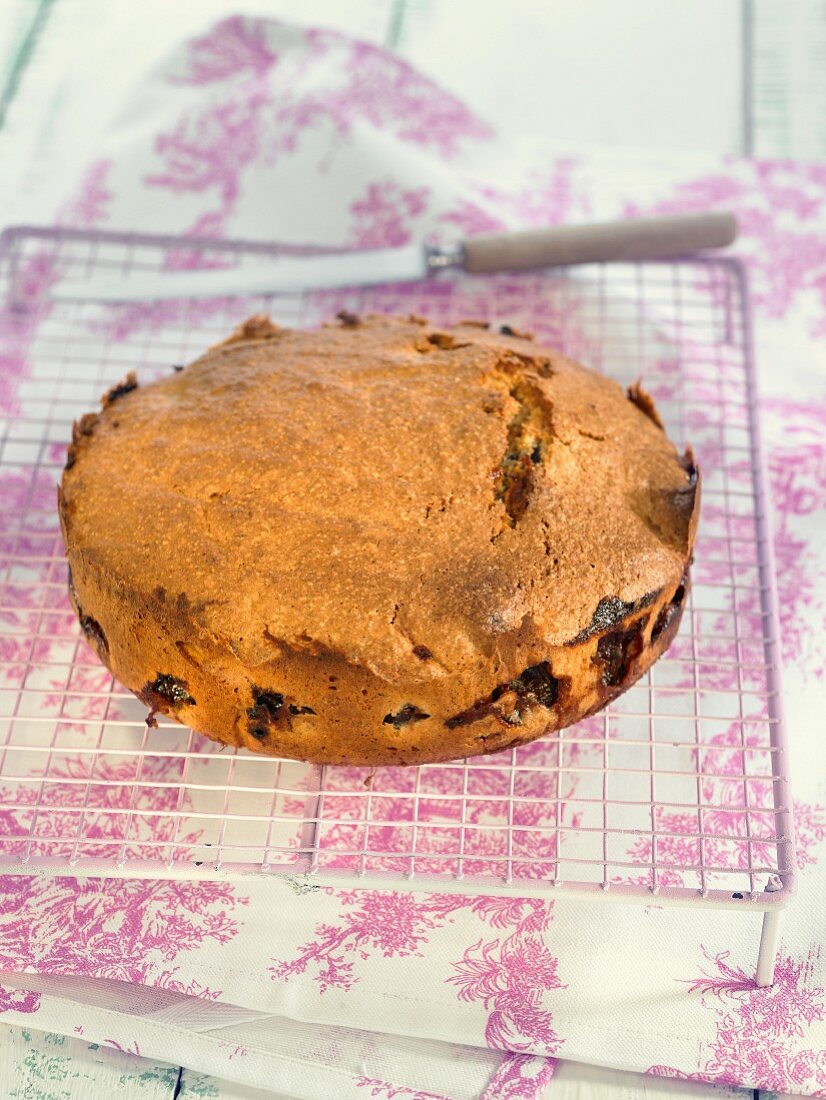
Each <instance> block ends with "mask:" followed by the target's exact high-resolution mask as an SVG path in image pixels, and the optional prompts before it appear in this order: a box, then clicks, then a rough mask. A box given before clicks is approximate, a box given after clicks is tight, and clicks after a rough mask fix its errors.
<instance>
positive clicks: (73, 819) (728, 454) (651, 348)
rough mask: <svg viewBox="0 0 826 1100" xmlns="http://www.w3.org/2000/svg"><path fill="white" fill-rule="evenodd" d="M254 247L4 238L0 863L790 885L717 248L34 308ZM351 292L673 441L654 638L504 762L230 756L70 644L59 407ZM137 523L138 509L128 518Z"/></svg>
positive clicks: (771, 655)
mask: <svg viewBox="0 0 826 1100" xmlns="http://www.w3.org/2000/svg"><path fill="white" fill-rule="evenodd" d="M274 252H275V249H274V248H271V247H270V246H264V245H250V244H242V243H221V244H217V243H210V244H205V243H203V242H194V241H183V240H180V239H174V238H162V237H144V236H136V235H123V234H100V233H85V232H76V231H57V232H52V231H43V230H38V231H35V230H13V231H10V232H8V233H7V234H6V236H5V238H4V242H3V250H2V254H1V255H0V304H2V314H1V315H0V339H2V341H3V344H4V349H3V350H4V352H5V361H6V362H7V363H8V364H9V366H8V369H7V378H6V389H5V390H4V391H0V401H2V402H4V403H5V406H6V409H5V413H6V416H5V419H3V420H2V421H0V430H1V431H2V434H1V435H0V447H2V450H1V451H0V532H2V534H1V535H0V658H1V660H0V867H2V868H3V869H4V870H6V871H18V872H25V871H28V872H32V871H34V870H47V871H52V872H57V871H61V870H62V871H67V870H71V872H72V873H73V874H78V873H90V874H92V873H94V874H102V873H105V874H124V875H141V874H151V875H155V876H157V875H171V876H181V877H187V876H196V875H208V876H214V875H218V874H232V873H251V872H270V873H272V872H275V873H282V874H289V875H302V874H307V873H314V874H315V876H316V880H317V881H333V882H345V881H349V882H353V883H356V882H357V883H359V884H361V885H365V884H367V883H369V882H371V881H372V882H375V883H377V884H390V883H392V884H394V885H396V886H408V887H410V888H414V887H416V888H422V887H427V886H431V887H437V888H439V889H449V890H457V891H463V892H474V893H475V892H479V893H481V892H487V893H496V892H503V893H511V894H519V895H523V896H525V895H538V894H547V892H548V891H550V890H553V889H559V888H561V889H569V890H572V891H591V892H597V893H603V894H609V895H622V896H626V895H627V896H629V897H637V898H646V897H650V896H651V894H656V895H657V896H658V898H659V899H660V900H662V901H674V902H700V903H702V902H706V903H709V904H733V905H739V906H741V907H742V906H753V907H758V908H763V909H766V908H768V907H770V906H774V905H776V904H778V903H782V902H783V901H784V900H785V898H786V897H787V895H788V894H789V892H790V890H791V889H792V886H793V878H794V875H793V869H794V847H793V830H792V820H791V808H790V807H791V801H790V794H789V786H788V778H787V770H786V752H785V744H784V735H783V729H782V721H781V712H780V695H779V682H778V670H777V662H778V644H777V623H776V614H775V607H774V593H773V588H772V585H773V572H772V563H771V557H770V554H771V549H770V545H769V542H768V540H767V532H766V526H765V509H766V500H765V493H764V486H763V482H762V471H761V462H760V457H759V440H758V439H757V438H756V435H755V432H756V430H757V421H756V416H755V393H754V378H753V367H752V362H751V355H750V350H749V345H748V340H749V335H748V324H749V321H748V313H747V301H746V291H745V284H744V281H743V277H742V272H741V270H740V268H739V266H738V265H737V264H736V263H735V262H733V261H730V260H714V261H711V260H696V261H684V262H679V263H649V264H637V265H610V266H603V265H594V266H591V267H588V268H583V269H579V270H576V271H557V272H546V273H541V274H528V275H519V276H516V275H508V276H500V277H495V278H491V277H487V278H476V279H473V278H470V277H464V276H463V277H461V278H457V279H454V280H448V279H441V280H434V281H430V282H427V283H425V284H417V285H407V286H396V287H382V288H377V289H371V290H360V291H353V290H336V291H325V292H321V293H319V292H315V293H313V294H308V295H304V296H283V297H271V298H264V297H260V296H257V297H255V298H249V299H246V300H240V299H237V298H235V299H220V300H213V301H201V302H194V301H186V302H172V303H170V302H166V303H156V304H137V305H128V306H127V305H124V306H101V305H97V304H95V303H88V302H87V303H81V302H55V301H51V300H50V297H49V290H50V288H51V287H52V286H53V285H54V284H55V283H56V282H57V281H58V280H60V279H76V280H77V279H83V278H86V277H90V276H92V275H96V276H98V275H100V274H103V273H104V272H105V273H107V274H111V275H114V276H116V277H122V278H124V279H128V278H129V276H130V274H131V273H133V272H137V271H142V272H146V271H161V270H162V269H163V270H169V269H171V268H192V267H203V266H207V265H209V266H216V267H221V266H224V267H226V266H235V265H242V264H248V263H259V264H260V262H261V258H262V254H263V255H268V254H273V253H274ZM342 308H346V309H349V310H354V311H357V312H370V311H373V312H404V313H410V312H415V313H419V314H423V315H426V316H428V317H430V318H432V319H433V320H436V321H439V322H443V323H449V322H451V321H457V320H461V319H465V318H477V319H485V320H489V321H491V322H508V323H509V324H511V325H513V326H515V327H517V328H520V329H529V330H531V331H533V332H535V333H536V334H537V337H538V338H540V339H542V340H544V341H546V342H548V343H550V344H552V345H553V346H556V347H559V348H560V349H561V350H563V351H565V352H566V353H567V354H569V355H572V356H574V357H576V358H579V359H582V360H583V361H585V362H587V363H589V364H590V365H592V366H594V367H595V368H597V369H600V370H604V371H606V372H608V373H610V374H611V375H613V376H614V377H616V378H617V379H618V380H620V381H621V382H623V383H627V382H630V381H632V380H634V379H635V378H636V377H638V376H639V375H640V374H641V375H642V376H643V379H644V382H645V385H646V387H647V388H648V389H649V390H650V391H651V392H652V393H653V395H654V396H655V398H656V399H657V402H658V405H659V408H660V411H661V413H662V415H663V418H664V420H665V422H666V426H667V430H668V431H669V434H670V435H671V437H672V438H673V439H675V440H676V441H677V442H678V443H684V442H686V441H690V442H691V444H692V446H693V447H694V450H695V453H696V455H697V457H698V461H699V463H700V465H701V467H702V471H703V508H702V516H701V524H700V533H699V538H698V543H697V548H696V555H695V558H696V560H695V564H694V567H693V588H692V591H691V595H690V597H689V599H688V601H687V605H686V609H685V614H684V620H683V624H682V627H681V630H680V633H679V635H678V637H677V639H676V641H675V642H674V643H673V645H672V646H671V649H670V650H669V652H668V653H667V654H666V655H665V656H664V657H663V658H661V659H660V661H658V662H657V664H656V665H655V666H654V668H653V669H652V670H651V671H650V672H649V673H648V674H647V675H646V676H644V677H643V678H642V680H640V681H639V683H638V684H637V685H635V686H634V687H633V688H632V689H631V690H630V691H628V692H627V693H626V694H624V695H623V696H621V697H620V698H619V699H617V700H616V701H615V702H614V703H612V704H611V705H610V706H609V707H608V708H607V709H606V710H604V711H603V712H601V713H600V714H598V715H596V716H594V717H592V718H590V719H587V720H586V721H584V722H581V723H579V724H578V725H576V726H573V727H571V728H569V729H567V730H563V731H562V732H560V733H557V734H552V735H550V736H548V737H546V738H544V739H542V740H540V741H538V742H535V743H534V744H531V745H527V746H523V747H520V748H517V749H511V750H509V751H506V752H504V753H501V754H498V755H494V756H489V757H483V758H474V759H470V760H466V761H455V762H452V763H449V764H439V765H429V766H423V767H419V768H389V767H388V768H380V769H377V770H375V771H370V770H369V769H364V768H352V767H346V768H320V767H318V766H314V765H307V764H301V763H296V762H292V761H281V760H274V759H269V758H265V757H260V756H254V755H252V754H248V753H246V752H243V751H238V752H235V751H234V750H230V749H224V748H222V747H220V746H218V745H215V744H214V743H212V742H210V741H207V740H206V739H204V738H202V737H200V736H199V735H197V734H194V733H192V732H191V731H189V730H187V729H185V728H183V727H181V726H179V725H176V724H174V723H172V722H169V721H162V722H161V723H160V725H159V728H157V729H148V728H147V726H146V724H145V722H144V718H145V713H146V712H145V708H143V707H142V706H141V705H140V704H139V703H138V701H137V700H136V699H135V698H134V697H133V696H132V695H131V694H130V693H129V692H128V691H126V690H125V689H123V688H122V687H121V686H120V685H119V684H117V683H115V682H113V680H112V678H111V676H110V675H109V674H108V672H106V670H105V669H103V668H102V666H101V665H100V664H99V662H98V661H97V658H96V657H95V656H94V655H93V654H92V652H91V651H90V650H89V649H88V647H87V646H86V644H85V643H84V642H83V641H82V639H81V636H80V632H79V629H78V625H77V622H76V619H75V616H74V614H73V613H72V611H71V609H70V607H69V605H68V601H67V596H66V566H65V562H64V558H63V547H62V542H61V538H60V532H59V527H58V520H57V514H56V508H55V484H56V481H57V480H58V478H59V476H60V471H61V468H62V465H63V462H64V459H65V443H66V440H67V439H68V437H69V435H70V430H71V423H72V421H73V420H74V419H76V418H77V417H78V416H80V415H81V414H82V413H83V412H86V411H89V410H90V409H92V408H94V407H95V406H96V404H97V401H98V399H99V397H100V394H101V393H102V392H103V390H105V389H106V388H107V387H108V386H109V385H111V384H112V383H113V382H115V381H117V380H118V379H119V378H121V377H122V376H123V375H124V374H125V373H126V371H127V370H130V369H133V368H136V367H137V369H138V371H139V376H140V377H142V378H143V379H147V378H150V377H153V376H156V375H158V374H163V373H165V372H168V371H169V370H170V369H171V368H172V367H173V366H174V365H176V364H181V363H185V362H186V361H187V360H189V359H191V358H192V357H194V356H195V355H196V354H198V353H199V352H200V351H202V350H203V349H204V348H205V347H206V346H207V345H208V344H210V343H212V342H214V341H215V340H218V339H220V338H222V337H223V336H224V335H226V333H227V332H228V331H229V330H230V329H231V328H232V327H233V326H234V325H235V324H237V323H238V322H239V321H240V320H241V319H243V318H244V317H245V316H247V315H249V314H250V313H251V312H258V311H262V310H263V311H267V312H270V313H271V315H272V316H273V318H274V319H275V320H276V321H278V322H280V323H282V324H290V325H305V326H309V325H313V324H317V323H319V322H321V321H322V320H324V319H326V318H328V317H330V316H332V315H333V314H335V313H336V312H337V311H338V310H340V309H342ZM158 522H161V521H160V520H156V519H155V518H153V517H136V537H138V538H151V537H152V531H153V527H154V526H155V524H156V523H158Z"/></svg>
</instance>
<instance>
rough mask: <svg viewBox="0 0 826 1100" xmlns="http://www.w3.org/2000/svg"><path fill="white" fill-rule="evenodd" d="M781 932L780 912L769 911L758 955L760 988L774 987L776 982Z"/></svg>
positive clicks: (764, 921) (765, 918)
mask: <svg viewBox="0 0 826 1100" xmlns="http://www.w3.org/2000/svg"><path fill="white" fill-rule="evenodd" d="M779 931H780V910H779V909H767V910H766V911H765V913H764V914H763V928H762V930H761V932H760V951H759V952H758V955H757V974H756V977H755V980H756V982H757V984H758V986H761V987H764V986H768V985H772V983H773V982H774V964H775V960H776V958H777V936H778V933H779Z"/></svg>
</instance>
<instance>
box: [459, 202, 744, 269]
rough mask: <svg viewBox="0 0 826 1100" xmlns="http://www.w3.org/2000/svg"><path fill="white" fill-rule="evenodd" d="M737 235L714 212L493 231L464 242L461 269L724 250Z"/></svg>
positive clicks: (730, 220) (730, 219)
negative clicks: (547, 227) (515, 231)
mask: <svg viewBox="0 0 826 1100" xmlns="http://www.w3.org/2000/svg"><path fill="white" fill-rule="evenodd" d="M736 236H737V219H736V218H735V217H734V215H733V214H727V213H722V212H717V211H707V212H705V213H701V214H679V215H668V216H666V217H658V218H635V219H630V220H626V221H618V222H602V223H600V224H596V225H564V226H555V227H552V228H550V229H528V230H526V231H525V232H520V233H493V234H490V235H486V236H482V237H469V238H468V239H467V240H465V241H464V242H463V248H464V268H465V270H466V271H469V272H471V273H472V274H474V275H476V274H484V273H488V272H494V271H527V270H530V269H531V268H536V267H569V266H571V265H573V264H590V263H601V262H604V261H610V260H654V259H657V258H658V257H660V256H681V255H685V254H686V253H690V252H699V251H701V250H702V249H705V248H723V247H724V246H725V245H727V244H731V242H732V241H733V240H734V239H735V238H736Z"/></svg>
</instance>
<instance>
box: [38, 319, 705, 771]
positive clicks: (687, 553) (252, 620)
mask: <svg viewBox="0 0 826 1100" xmlns="http://www.w3.org/2000/svg"><path fill="white" fill-rule="evenodd" d="M698 506H699V481H698V474H697V470H696V468H695V466H694V463H693V460H692V457H691V453H690V452H688V453H687V454H686V455H685V456H682V457H681V456H680V455H679V454H678V453H677V451H676V450H675V448H674V446H673V445H672V443H671V442H670V441H669V440H668V438H667V436H666V435H665V432H664V430H663V427H662V424H661V422H660V419H659V416H658V414H657V411H656V409H655V407H654V405H653V403H652V401H651V399H650V398H649V397H648V395H647V394H645V393H644V391H643V390H642V389H641V388H640V387H638V386H637V387H632V388H631V390H629V391H628V392H627V393H626V392H625V391H623V390H622V389H621V388H620V387H619V386H618V385H617V384H616V383H615V382H612V381H609V380H608V379H606V378H603V377H600V376H599V375H597V374H595V373H593V372H591V371H589V370H586V369H585V368H584V367H581V366H579V365H578V364H576V363H573V362H571V361H570V360H568V359H566V358H564V357H563V356H561V355H559V354H557V353H556V352H554V351H551V350H549V349H546V348H541V347H538V346H536V345H535V344H534V342H533V341H532V340H531V338H530V337H529V336H524V335H520V334H518V333H516V332H514V331H513V330H512V329H510V328H508V327H507V326H504V327H503V328H502V329H501V330H497V331H491V330H490V329H489V328H488V327H487V326H486V325H481V324H463V325H459V326H456V327H454V328H449V329H448V328H443V327H434V326H433V325H431V324H428V323H427V322H425V321H423V320H421V319H419V318H408V319H401V318H394V317H369V318H367V319H365V320H359V319H358V318H356V317H353V316H351V315H348V314H342V315H341V318H340V321H339V322H336V323H333V324H331V325H328V326H325V327H323V328H322V329H320V330H319V331H313V332H304V331H290V330H285V329H280V328H278V327H276V326H275V325H273V324H271V323H270V322H269V320H268V319H267V318H263V317H255V318H251V319H250V320H249V321H247V322H246V323H245V324H243V325H242V326H241V327H240V328H239V329H238V330H237V331H236V332H235V333H234V334H233V335H232V336H231V337H230V338H229V339H228V340H227V341H225V342H224V343H223V344H219V345H218V346H216V347H214V348H212V349H210V350H209V351H208V352H207V353H206V354H205V355H204V356H202V357H201V358H200V359H198V360H196V361H195V362H194V363H192V364H191V365H189V366H188V367H186V369H185V370H183V371H180V372H178V373H174V374H172V375H170V376H169V377H166V378H163V379H162V380H159V381H155V382H151V383H149V384H148V385H145V386H143V385H142V386H140V387H138V386H137V383H136V379H135V377H134V375H130V376H129V377H128V378H127V379H126V380H125V381H124V382H123V383H121V384H120V385H118V386H116V387H114V388H113V389H112V390H110V391H109V393H108V394H107V395H106V396H105V397H104V399H103V408H102V411H101V412H100V413H97V414H88V415H87V416H84V417H83V418H82V419H81V420H80V421H79V422H78V423H77V424H76V425H75V428H74V434H73V442H72V444H71V446H70V447H69V455H68V461H67V464H66V470H65V473H64V475H63V480H62V485H61V489H60V492H59V507H60V516H61V523H62V528H63V533H64V538H65V542H66V550H67V557H68V561H69V566H70V570H71V573H70V578H71V579H70V590H71V597H72V600H73V602H74V605H75V608H76V610H77V613H78V616H79V618H80V623H81V627H82V629H83V631H84V633H85V635H86V637H87V639H88V641H89V642H90V644H91V645H92V646H93V647H94V649H95V650H96V651H97V654H98V656H99V657H100V659H101V660H102V661H103V662H104V663H105V664H106V665H107V666H108V668H109V669H111V671H112V673H113V674H114V675H115V677H116V678H117V679H118V680H119V681H120V682H121V683H123V684H125V685H126V686H127V687H128V688H129V689H131V690H132V691H133V692H135V693H136V694H137V695H138V696H139V697H140V698H141V699H142V700H143V701H144V702H145V704H146V705H147V707H149V708H150V712H151V713H150V718H149V719H148V720H149V721H150V722H152V720H153V719H152V715H153V714H154V713H156V712H161V713H163V714H167V715H170V716H171V717H173V718H176V719H177V720H178V721H180V722H183V723H185V724H187V725H189V726H191V727H192V728H193V729H195V730H197V731H199V732H200V733H203V734H206V736H208V737H211V738H213V739H214V740H216V741H222V742H226V743H228V744H231V745H239V746H243V747H245V748H247V749H250V750H252V751H253V752H257V753H267V754H270V755H276V756H284V757H292V758H295V759H300V760H309V761H317V762H319V763H329V764H363V765H377V764H418V763H424V762H428V761H439V760H449V759H452V758H455V757H463V756H472V755H475V754H479V753H491V752H496V751H499V750H501V749H504V748H507V747H510V746H512V745H519V744H522V743H524V742H527V741H530V740H532V739H534V738H536V737H540V736H541V735H543V734H545V733H548V732H550V731H552V730H555V729H558V728H560V727H563V726H566V725H569V724H571V723H573V722H576V721H577V720H579V719H580V718H583V717H584V716H586V715H588V714H591V713H593V712H594V711H596V710H599V709H600V708H601V707H602V706H604V705H605V703H606V702H608V701H609V700H610V699H612V698H613V697H614V696H616V695H617V694H619V693H620V692H622V691H623V690H625V689H626V688H627V687H628V686H629V685H630V684H632V683H633V682H634V681H635V680H636V679H637V678H638V677H639V676H640V675H642V673H643V672H644V671H645V670H646V669H647V668H648V667H649V666H650V665H651V664H652V662H653V661H654V660H656V658H657V657H658V656H659V655H660V654H661V653H662V652H663V651H664V650H665V649H666V647H667V646H668V645H669V643H670V641H671V639H672V638H673V636H674V634H675V632H676V630H677V627H678V624H679V621H680V616H681V613H682V609H683V604H684V600H685V595H686V588H687V584H688V573H687V570H688V565H689V562H690V558H691V552H692V546H693V541H694V532H695V526H696V518H697V511H698Z"/></svg>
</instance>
